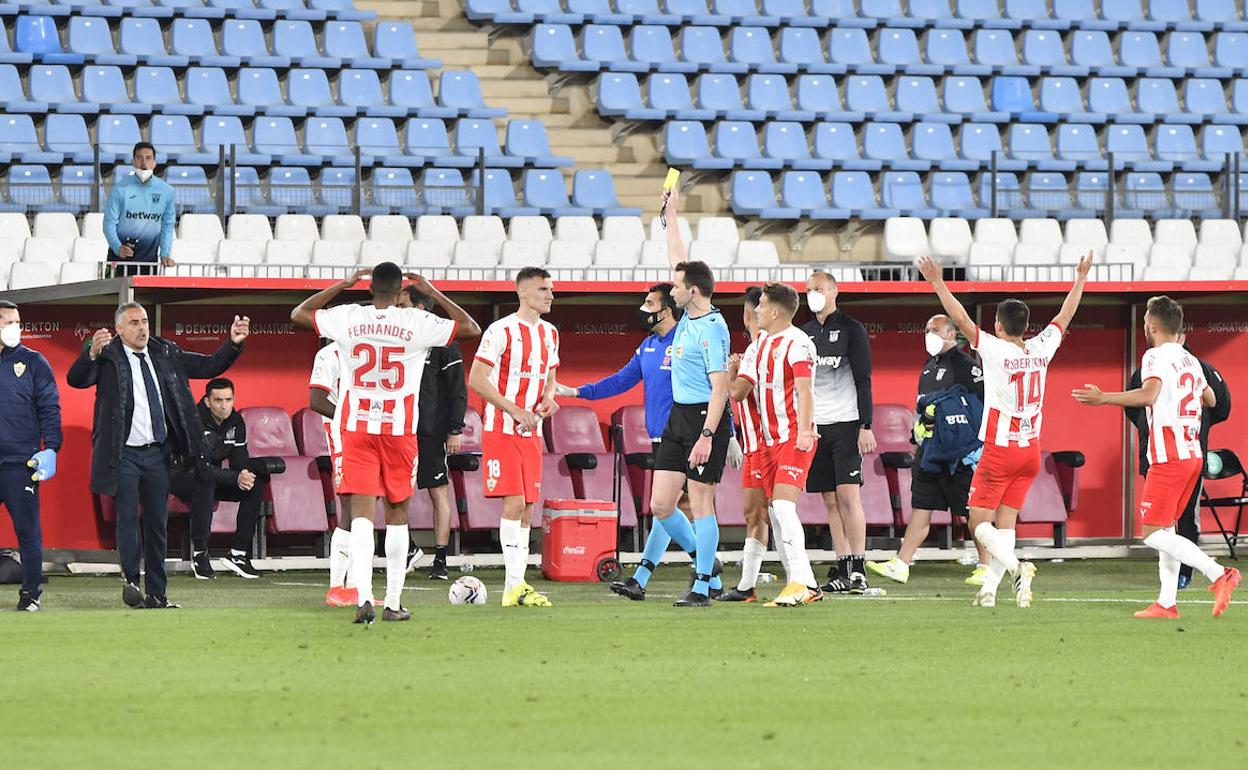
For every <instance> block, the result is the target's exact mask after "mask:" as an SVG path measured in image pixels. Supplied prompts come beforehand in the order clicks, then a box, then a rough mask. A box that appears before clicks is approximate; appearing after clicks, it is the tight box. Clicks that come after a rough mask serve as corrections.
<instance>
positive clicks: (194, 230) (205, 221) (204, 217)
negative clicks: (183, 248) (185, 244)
mask: <svg viewBox="0 0 1248 770" xmlns="http://www.w3.org/2000/svg"><path fill="white" fill-rule="evenodd" d="M178 237H179V238H185V239H186V240H188V241H223V240H225V229H224V228H223V227H221V219H220V218H219V217H217V215H216V214H183V215H182V218H181V219H179V220H178Z"/></svg>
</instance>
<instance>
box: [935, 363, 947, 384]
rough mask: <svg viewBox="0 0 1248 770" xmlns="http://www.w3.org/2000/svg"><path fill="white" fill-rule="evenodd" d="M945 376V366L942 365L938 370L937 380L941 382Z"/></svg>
mask: <svg viewBox="0 0 1248 770" xmlns="http://www.w3.org/2000/svg"><path fill="white" fill-rule="evenodd" d="M944 378H945V368H944V367H943V366H942V367H941V368H939V369H937V370H936V381H937V382H940V381H941V380H943V379H944Z"/></svg>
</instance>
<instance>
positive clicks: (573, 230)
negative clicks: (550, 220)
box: [512, 217, 598, 243]
mask: <svg viewBox="0 0 1248 770" xmlns="http://www.w3.org/2000/svg"><path fill="white" fill-rule="evenodd" d="M512 221H513V222H514V221H515V220H514V219H513V220H512ZM555 240H557V241H566V242H568V243H571V242H573V241H576V242H579V243H597V242H598V223H597V222H596V221H595V220H594V218H593V217H559V218H558V219H556V220H555Z"/></svg>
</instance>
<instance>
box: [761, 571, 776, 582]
mask: <svg viewBox="0 0 1248 770" xmlns="http://www.w3.org/2000/svg"><path fill="white" fill-rule="evenodd" d="M758 582H760V583H774V582H776V576H775V575H773V574H771V573H770V572H760V573H758Z"/></svg>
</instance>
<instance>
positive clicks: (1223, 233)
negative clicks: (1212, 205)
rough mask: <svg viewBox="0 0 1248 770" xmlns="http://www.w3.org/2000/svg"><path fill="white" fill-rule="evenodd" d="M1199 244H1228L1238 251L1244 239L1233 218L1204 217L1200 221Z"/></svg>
mask: <svg viewBox="0 0 1248 770" xmlns="http://www.w3.org/2000/svg"><path fill="white" fill-rule="evenodd" d="M1200 245H1201V246H1228V247H1232V248H1234V249H1235V251H1239V248H1240V247H1241V246H1243V245H1244V239H1243V236H1242V235H1240V233H1239V224H1238V223H1236V222H1235V220H1234V219H1206V220H1205V221H1203V222H1201V223H1200Z"/></svg>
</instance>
